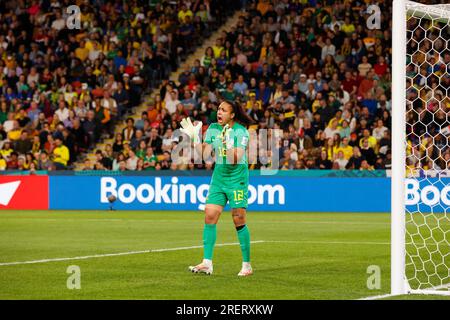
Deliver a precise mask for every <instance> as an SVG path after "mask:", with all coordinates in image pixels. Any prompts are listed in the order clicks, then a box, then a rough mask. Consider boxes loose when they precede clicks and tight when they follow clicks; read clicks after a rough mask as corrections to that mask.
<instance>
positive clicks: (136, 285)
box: [0, 211, 444, 300]
mask: <svg viewBox="0 0 450 320" xmlns="http://www.w3.org/2000/svg"><path fill="white" fill-rule="evenodd" d="M389 221H390V218H389V215H388V214H376V213H361V214H355V213H352V214H349V213H332V214H331V213H274V212H261V213H254V212H249V214H248V225H249V227H250V232H251V237H252V241H256V243H254V244H253V245H252V264H253V268H254V271H255V273H254V275H253V276H251V277H247V278H238V277H237V273H238V272H239V270H240V266H241V253H240V249H239V245H237V241H238V240H237V235H236V232H235V229H234V227H233V223H232V219H231V216H230V213H229V212H224V213H223V214H222V217H221V219H220V221H219V224H218V234H217V244H227V245H225V246H218V247H216V248H215V251H214V274H213V275H212V276H205V275H198V274H192V273H190V272H189V271H188V266H189V265H193V264H197V263H199V262H200V261H201V258H202V249H201V245H202V239H201V237H202V228H203V214H202V213H201V212H170V211H165V212H136V211H103V212H100V211H96V212H76V211H66V212H63V211H36V212H19V211H0V299H225V300H226V299H237V300H247V299H358V298H362V297H367V296H374V295H382V294H387V293H389V287H390V284H389V279H390V272H389V268H390V265H389V263H390V262H389V261H390V259H389V254H390V253H389V252H390V245H389V234H390V223H389ZM192 247H193V248H192ZM159 249H161V250H159ZM149 250H153V251H150V252H149ZM136 251H145V252H143V253H142V252H141V253H139V252H136ZM132 252H134V253H132ZM113 253H128V254H124V255H113V256H103V255H107V254H113ZM129 253H132V254H129ZM93 255H96V256H95V257H92V256H93ZM71 257H88V258H86V259H74V260H63V261H51V259H55V258H71ZM35 260H45V261H43V262H40V263H32V264H29V263H20V264H14V265H5V263H9V262H29V261H35ZM49 260H50V261H49ZM71 265H76V266H79V268H80V270H81V289H79V290H76V289H74V290H69V289H68V288H67V285H66V282H67V278H68V277H69V276H70V274H68V273H67V272H66V271H67V268H68V267H69V266H71ZM371 265H377V266H379V267H380V269H381V289H379V290H370V289H368V288H367V278H368V277H369V274H368V273H367V268H368V266H371ZM400 298H408V299H433V298H436V299H444V298H443V297H433V296H408V297H400Z"/></svg>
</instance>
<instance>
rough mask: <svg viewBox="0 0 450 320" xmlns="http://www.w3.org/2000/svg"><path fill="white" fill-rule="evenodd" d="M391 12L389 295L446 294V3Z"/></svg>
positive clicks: (449, 287)
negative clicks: (392, 15) (390, 244)
mask: <svg viewBox="0 0 450 320" xmlns="http://www.w3.org/2000/svg"><path fill="white" fill-rule="evenodd" d="M401 7H403V13H400V12H399V11H400V8H401ZM393 12H394V17H393V25H394V30H393V32H394V34H393V41H394V42H393V69H394V70H393V74H394V76H393V109H394V108H396V107H397V109H401V108H402V106H403V110H396V111H394V110H393V121H392V122H393V144H392V148H393V149H392V152H393V158H395V159H393V166H392V215H393V218H392V221H393V225H392V241H393V242H392V275H391V276H392V293H394V294H402V293H423V294H445V295H450V170H449V169H450V23H449V21H450V5H448V4H438V5H424V4H420V3H416V2H411V1H404V0H403V1H396V2H394V10H393ZM401 20H403V21H401ZM396 32H400V34H395V33H396ZM396 41H398V42H397V43H396ZM396 64H398V65H396ZM405 79H406V81H405ZM401 101H403V102H401ZM394 126H395V127H394ZM399 149H400V150H399ZM394 162H395V164H394ZM400 188H402V190H400ZM399 202H400V203H399ZM400 219H402V220H403V221H400ZM399 228H400V229H399ZM401 238H403V239H401ZM402 247H403V248H402ZM400 269H403V270H400Z"/></svg>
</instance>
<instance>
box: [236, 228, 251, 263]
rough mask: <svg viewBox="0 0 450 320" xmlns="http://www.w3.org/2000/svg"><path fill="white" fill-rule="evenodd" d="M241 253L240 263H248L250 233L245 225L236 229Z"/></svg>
mask: <svg viewBox="0 0 450 320" xmlns="http://www.w3.org/2000/svg"><path fill="white" fill-rule="evenodd" d="M236 230H237V234H238V239H239V244H240V247H241V252H242V261H243V262H244V263H250V231H249V229H248V227H247V225H246V224H244V225H243V226H239V227H236Z"/></svg>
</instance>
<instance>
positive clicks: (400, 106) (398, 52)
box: [391, 0, 450, 295]
mask: <svg viewBox="0 0 450 320" xmlns="http://www.w3.org/2000/svg"><path fill="white" fill-rule="evenodd" d="M411 7H414V13H415V16H417V17H421V16H420V15H421V13H422V16H424V15H428V16H431V17H433V18H437V17H441V16H442V14H443V13H444V12H445V16H442V18H443V19H449V18H450V10H449V9H450V8H449V7H450V5H423V4H419V3H414V2H411V1H407V0H394V1H393V10H392V12H393V17H392V171H391V179H392V180H391V182H392V183H391V295H402V294H437V295H450V290H447V291H440V290H437V288H430V289H429V290H428V289H423V290H412V289H411V288H410V286H409V284H408V280H407V278H406V264H405V260H406V241H405V237H406V208H405V176H406V144H405V141H406V81H405V76H406V53H407V52H406V41H407V39H406V32H407V30H406V19H407V11H408V10H407V8H411ZM422 9H423V11H422ZM447 13H448V16H447Z"/></svg>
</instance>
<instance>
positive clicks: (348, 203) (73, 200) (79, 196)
mask: <svg viewBox="0 0 450 320" xmlns="http://www.w3.org/2000/svg"><path fill="white" fill-rule="evenodd" d="M49 180H50V181H49V184H50V209H61V210H104V209H108V208H109V206H110V204H109V202H108V199H107V197H108V196H109V195H110V194H114V195H115V196H116V197H117V201H116V202H115V203H114V208H115V209H119V210H198V209H202V208H203V204H204V202H205V199H206V196H207V191H208V187H209V182H210V177H207V176H161V177H158V176H50V177H49ZM249 210H250V211H293V212H300V211H310V212H389V211H390V179H389V178H308V177H305V178H300V177H289V176H286V177H280V176H254V177H251V179H250V187H249Z"/></svg>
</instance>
